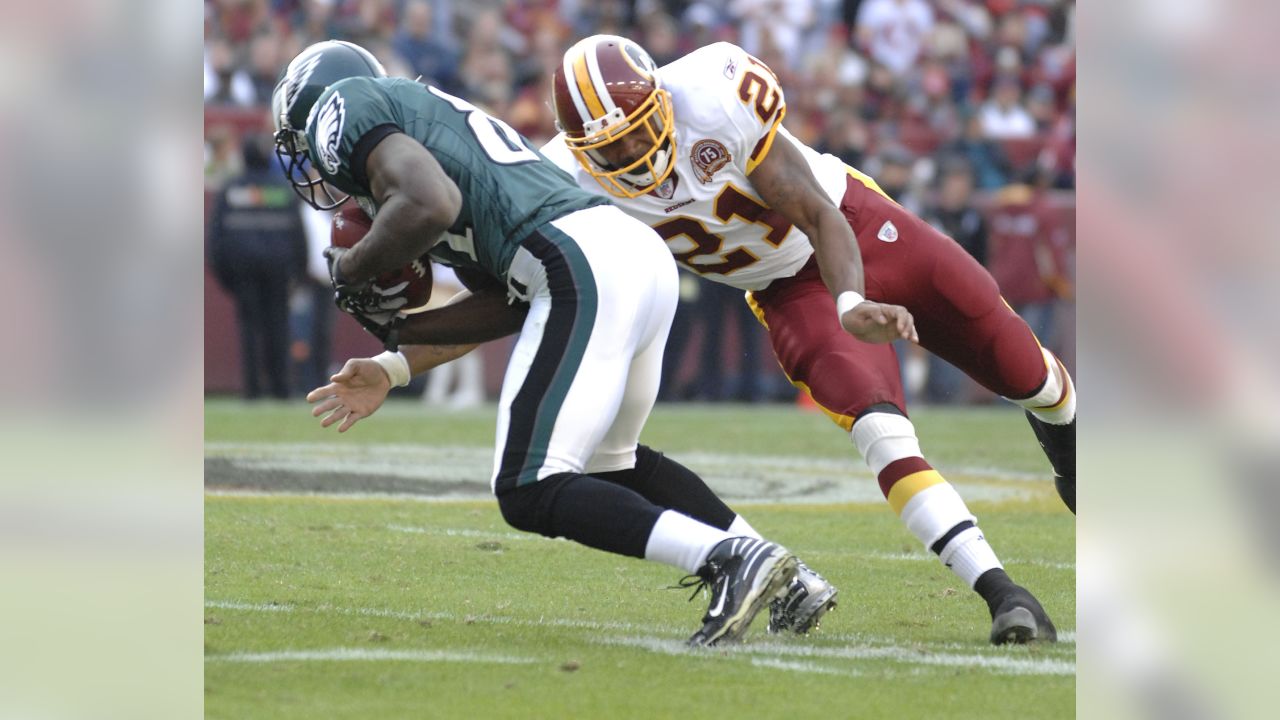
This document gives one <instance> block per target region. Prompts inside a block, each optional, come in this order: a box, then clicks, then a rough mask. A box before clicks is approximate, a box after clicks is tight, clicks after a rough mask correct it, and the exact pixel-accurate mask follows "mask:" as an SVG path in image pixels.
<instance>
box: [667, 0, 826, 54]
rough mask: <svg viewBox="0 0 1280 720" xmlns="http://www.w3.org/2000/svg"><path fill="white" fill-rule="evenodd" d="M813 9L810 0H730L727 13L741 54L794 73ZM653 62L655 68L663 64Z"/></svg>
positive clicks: (811, 18) (812, 3) (812, 17)
mask: <svg viewBox="0 0 1280 720" xmlns="http://www.w3.org/2000/svg"><path fill="white" fill-rule="evenodd" d="M814 5H815V2H814V0H731V1H730V2H729V3H728V11H729V14H730V16H731V17H733V18H734V19H736V20H737V21H738V23H739V27H740V30H741V35H740V36H739V43H740V44H741V45H742V47H743V49H744V50H746V51H747V52H749V53H751V54H753V55H757V56H759V57H760V58H761V59H762V60H765V62H771V63H772V65H771V67H776V68H778V69H782V68H787V69H794V68H795V67H797V66H798V65H799V63H800V56H801V53H802V50H803V42H804V37H805V31H806V30H808V28H809V26H810V25H812V24H813V20H814V15H815V7H814ZM769 49H773V50H774V51H776V53H777V54H778V56H779V57H780V58H781V60H782V62H777V61H776V60H774V59H773V58H766V56H767V55H771V54H772V53H771V52H770V51H769ZM654 59H655V60H657V61H658V64H659V65H661V64H664V63H665V62H667V61H663V60H658V58H657V57H656V56H655V58H654ZM671 59H672V60H674V59H675V58H671Z"/></svg>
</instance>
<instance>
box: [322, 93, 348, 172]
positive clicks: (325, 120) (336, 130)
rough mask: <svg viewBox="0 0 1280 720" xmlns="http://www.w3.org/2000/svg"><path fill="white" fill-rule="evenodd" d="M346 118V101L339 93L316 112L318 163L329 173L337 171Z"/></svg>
mask: <svg viewBox="0 0 1280 720" xmlns="http://www.w3.org/2000/svg"><path fill="white" fill-rule="evenodd" d="M346 120H347V102H346V101H345V100H343V99H342V95H341V94H340V93H336V92H335V93H334V94H333V95H332V96H331V97H330V98H329V101H328V102H326V103H325V104H324V107H322V108H320V112H319V113H317V114H316V121H315V122H316V125H315V128H316V131H315V138H316V144H317V145H318V146H319V151H320V164H321V165H323V166H324V169H325V170H328V171H329V174H330V175H336V174H337V173H338V164H339V163H338V145H339V143H341V142H342V125H343V123H344V122H346Z"/></svg>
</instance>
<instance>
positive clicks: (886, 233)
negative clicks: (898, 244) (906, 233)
mask: <svg viewBox="0 0 1280 720" xmlns="http://www.w3.org/2000/svg"><path fill="white" fill-rule="evenodd" d="M876 237H877V238H879V239H881V240H883V241H885V242H893V241H895V240H897V239H898V228H896V227H894V224H893V221H892V220H885V221H884V224H883V225H881V226H880V232H879V233H877V234H876Z"/></svg>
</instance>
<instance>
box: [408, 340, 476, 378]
mask: <svg viewBox="0 0 1280 720" xmlns="http://www.w3.org/2000/svg"><path fill="white" fill-rule="evenodd" d="M477 347H480V346H479V345H478V344H466V345H401V346H400V352H402V353H404V357H405V359H406V360H408V361H409V375H410V376H411V377H412V376H414V375H418V374H421V373H424V372H426V371H428V370H431V369H433V368H436V367H439V366H440V365H443V364H445V363H447V362H450V361H452V360H457V359H458V358H460V357H462V356H463V355H466V354H467V353H469V352H471V351H472V350H475V349H476V348H477Z"/></svg>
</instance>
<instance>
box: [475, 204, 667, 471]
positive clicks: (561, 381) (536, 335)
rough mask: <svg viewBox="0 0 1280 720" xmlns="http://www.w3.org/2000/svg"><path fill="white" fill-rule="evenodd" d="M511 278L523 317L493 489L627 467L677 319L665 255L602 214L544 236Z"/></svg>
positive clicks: (603, 209)
mask: <svg viewBox="0 0 1280 720" xmlns="http://www.w3.org/2000/svg"><path fill="white" fill-rule="evenodd" d="M508 274H509V278H510V280H511V281H512V282H511V287H513V288H516V290H513V291H512V292H513V294H516V295H518V296H520V297H521V298H522V299H528V301H529V303H530V308H529V315H528V317H527V318H526V319H525V323H524V327H523V328H522V329H521V331H520V337H519V339H518V340H517V342H516V346H515V349H514V350H513V351H512V354H511V360H510V363H509V364H508V366H507V373H506V377H505V378H504V380H503V384H502V394H501V397H500V398H499V404H498V428H497V448H496V451H495V453H494V474H493V487H494V490H495V491H503V490H506V489H510V488H511V487H513V486H515V485H523V484H527V483H530V482H534V481H536V480H541V479H543V478H545V477H548V476H550V475H555V474H557V473H566V472H572V473H584V472H586V473H591V472H609V471H612V470H625V469H628V468H631V467H634V466H635V462H636V457H635V450H636V443H637V441H638V440H639V438H640V431H641V429H642V428H643V427H644V422H645V420H646V419H647V418H648V417H649V411H650V410H652V409H653V403H654V400H655V399H656V398H657V394H658V381H659V378H660V376H661V369H662V353H663V350H664V348H665V345H666V341H667V332H668V331H669V330H670V329H671V319H672V316H673V315H674V314H675V308H676V296H677V285H678V279H677V276H676V265H675V262H674V260H673V259H672V257H671V253H670V252H669V251H668V250H667V248H666V245H665V244H664V243H663V241H662V239H661V238H660V237H659V236H658V235H657V233H655V232H654V231H653V230H652V229H650V228H649V226H647V225H645V224H644V223H642V222H640V221H638V220H635V219H633V218H631V217H629V216H628V215H626V214H624V213H623V212H622V211H621V210H619V209H618V208H616V207H614V206H612V205H601V206H597V207H593V208H589V209H587V210H581V211H578V212H575V213H572V214H570V215H566V216H565V217H562V218H560V219H558V220H555V221H553V222H552V223H550V226H544V227H543V228H542V232H541V233H538V234H536V236H535V237H534V238H531V239H530V240H526V241H525V243H524V246H523V247H522V248H521V250H520V251H519V252H518V253H517V255H516V257H515V259H514V260H513V261H512V265H511V269H510V271H509V273H508Z"/></svg>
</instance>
